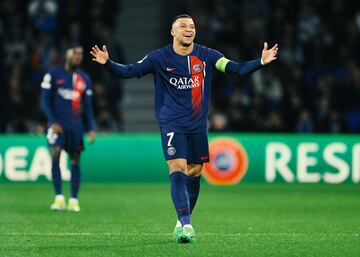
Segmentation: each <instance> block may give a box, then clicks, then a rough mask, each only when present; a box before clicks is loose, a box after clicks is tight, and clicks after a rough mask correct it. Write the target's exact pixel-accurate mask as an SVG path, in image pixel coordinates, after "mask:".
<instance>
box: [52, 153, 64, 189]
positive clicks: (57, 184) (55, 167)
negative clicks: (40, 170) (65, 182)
mask: <svg viewBox="0 0 360 257" xmlns="http://www.w3.org/2000/svg"><path fill="white" fill-rule="evenodd" d="M51 175H52V181H53V184H54V189H55V194H56V195H61V194H62V192H61V173H60V166H59V161H58V160H57V161H54V160H53V161H52V164H51Z"/></svg>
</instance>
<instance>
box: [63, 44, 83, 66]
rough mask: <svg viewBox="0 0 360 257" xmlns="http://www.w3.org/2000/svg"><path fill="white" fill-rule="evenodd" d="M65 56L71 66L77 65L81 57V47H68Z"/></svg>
mask: <svg viewBox="0 0 360 257" xmlns="http://www.w3.org/2000/svg"><path fill="white" fill-rule="evenodd" d="M67 58H68V61H69V63H70V64H71V65H72V66H79V65H80V64H81V61H82V59H83V49H82V48H81V47H77V48H73V49H70V50H69V52H68V54H67Z"/></svg>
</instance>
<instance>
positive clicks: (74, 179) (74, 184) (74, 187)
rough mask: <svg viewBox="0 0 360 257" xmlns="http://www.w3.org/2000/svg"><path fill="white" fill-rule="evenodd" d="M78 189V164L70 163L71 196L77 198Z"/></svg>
mask: <svg viewBox="0 0 360 257" xmlns="http://www.w3.org/2000/svg"><path fill="white" fill-rule="evenodd" d="M79 189H80V166H79V164H73V165H71V197H72V198H77V196H78V194H79Z"/></svg>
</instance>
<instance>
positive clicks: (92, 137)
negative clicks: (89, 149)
mask: <svg viewBox="0 0 360 257" xmlns="http://www.w3.org/2000/svg"><path fill="white" fill-rule="evenodd" d="M95 137H96V133H95V131H89V132H88V139H89V143H90V144H93V143H94V142H95Z"/></svg>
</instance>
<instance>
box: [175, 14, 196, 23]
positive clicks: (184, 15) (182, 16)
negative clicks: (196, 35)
mask: <svg viewBox="0 0 360 257" xmlns="http://www.w3.org/2000/svg"><path fill="white" fill-rule="evenodd" d="M181 18H188V19H192V17H191V16H190V15H189V14H186V13H183V14H180V15H178V16H176V17H175V18H174V19H173V20H172V22H171V24H174V23H175V21H177V20H178V19H181Z"/></svg>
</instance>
